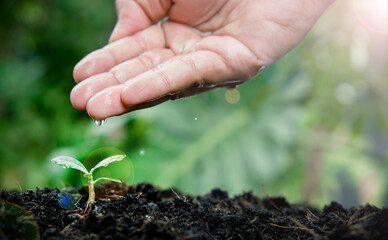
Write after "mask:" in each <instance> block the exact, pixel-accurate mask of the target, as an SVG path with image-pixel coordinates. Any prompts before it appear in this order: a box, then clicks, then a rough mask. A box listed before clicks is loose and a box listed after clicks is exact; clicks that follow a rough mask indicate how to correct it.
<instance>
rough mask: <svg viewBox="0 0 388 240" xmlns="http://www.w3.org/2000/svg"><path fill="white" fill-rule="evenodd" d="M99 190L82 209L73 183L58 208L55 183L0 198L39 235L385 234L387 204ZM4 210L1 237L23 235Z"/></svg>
mask: <svg viewBox="0 0 388 240" xmlns="http://www.w3.org/2000/svg"><path fill="white" fill-rule="evenodd" d="M104 189H109V192H107V193H104ZM97 190H98V194H97V195H98V196H99V197H100V198H102V199H99V200H97V201H96V202H95V203H94V204H93V206H91V207H90V208H89V209H88V210H87V211H85V208H86V201H87V191H86V190H85V189H82V188H81V189H78V191H79V193H80V194H81V195H82V198H81V200H80V202H79V204H78V207H77V208H75V209H73V210H66V209H63V208H62V207H61V206H60V205H59V203H58V193H59V190H58V189H50V188H44V189H37V190H36V191H35V192H34V191H25V192H23V193H19V192H16V191H15V192H7V191H5V190H2V191H1V192H0V202H3V206H4V202H11V203H14V204H17V205H18V206H21V207H22V208H24V209H25V210H27V211H28V212H29V213H30V214H31V215H32V216H33V217H34V219H35V221H36V223H37V225H38V226H39V232H40V237H41V239H115V240H117V239H118V240H119V239H387V238H388V209H387V208H383V209H380V208H376V207H373V206H370V205H366V206H362V207H355V208H350V209H344V208H343V207H342V206H341V205H340V204H338V203H335V202H332V203H331V204H330V205H329V206H326V207H324V209H323V210H322V211H319V210H316V209H313V208H310V207H308V206H305V205H291V204H289V203H288V202H287V201H286V200H285V199H284V198H281V197H280V198H258V197H256V196H254V195H253V194H252V193H245V194H243V195H240V196H236V197H233V198H229V197H228V194H227V193H226V192H224V191H221V190H219V189H215V190H213V191H212V192H210V193H209V194H207V195H204V196H195V197H193V196H187V195H183V194H181V193H179V192H176V191H174V190H172V189H171V190H166V191H161V190H159V189H157V188H155V187H153V186H152V185H149V184H138V185H135V186H132V187H131V188H129V187H127V186H125V185H113V184H106V185H100V186H99V188H98V189H97ZM97 190H96V192H97ZM120 195H124V196H120ZM7 204H8V203H7ZM14 204H12V205H14ZM14 206H16V205H14ZM5 211H6V210H4V207H3V209H0V214H1V215H3V218H1V215H0V229H1V230H2V232H1V231H0V239H1V238H3V239H7V238H8V239H17V238H23V234H25V235H26V234H28V233H26V231H27V230H25V232H24V233H23V231H24V230H23V228H22V227H20V226H21V225H22V223H20V221H19V220H14V219H20V218H10V217H7V218H6V217H4V216H5ZM13 214H15V213H13ZM4 218H6V220H4ZM1 219H3V220H1ZM12 221H16V223H15V222H12ZM16 226H17V227H16ZM30 226H32V225H31V224H30ZM15 229H17V230H15ZM25 235H24V238H25ZM27 239H29V238H27Z"/></svg>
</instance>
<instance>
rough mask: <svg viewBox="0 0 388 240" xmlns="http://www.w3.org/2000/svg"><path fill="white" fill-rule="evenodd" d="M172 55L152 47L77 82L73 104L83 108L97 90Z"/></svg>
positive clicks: (73, 93)
mask: <svg viewBox="0 0 388 240" xmlns="http://www.w3.org/2000/svg"><path fill="white" fill-rule="evenodd" d="M173 56H174V53H173V52H172V51H171V50H170V49H163V48H162V49H153V50H150V51H148V52H145V53H143V54H141V55H139V56H138V57H136V58H133V59H131V60H128V61H126V62H123V63H121V64H119V65H117V66H116V67H114V68H112V69H111V70H110V71H109V72H105V73H100V74H97V75H95V76H92V77H90V78H88V79H85V80H84V81H82V82H81V83H79V84H77V85H76V86H75V87H74V88H73V90H72V92H71V94H70V100H71V103H72V104H73V106H74V107H75V108H77V109H79V110H85V108H86V104H87V102H88V101H89V99H90V98H91V97H92V96H94V95H95V94H97V93H98V92H100V91H102V90H104V89H106V88H108V87H111V86H114V85H118V84H120V83H123V82H125V81H127V80H128V79H131V78H133V77H135V76H137V75H139V74H141V73H143V72H146V71H147V70H149V69H151V68H153V67H155V66H156V65H158V64H160V63H162V62H164V61H165V60H167V59H169V58H171V57H173Z"/></svg>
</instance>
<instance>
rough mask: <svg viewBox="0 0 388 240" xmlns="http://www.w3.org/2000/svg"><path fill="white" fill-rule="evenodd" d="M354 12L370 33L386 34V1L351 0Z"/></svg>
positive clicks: (387, 16) (387, 25)
mask: <svg viewBox="0 0 388 240" xmlns="http://www.w3.org/2000/svg"><path fill="white" fill-rule="evenodd" d="M353 7H354V12H355V14H356V16H357V18H358V20H359V21H360V23H361V24H362V25H364V26H365V27H366V28H368V29H369V30H370V31H373V32H376V33H381V34H387V32H388V0H353Z"/></svg>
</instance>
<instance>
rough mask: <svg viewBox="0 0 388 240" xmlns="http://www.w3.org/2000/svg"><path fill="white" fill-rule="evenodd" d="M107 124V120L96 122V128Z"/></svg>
mask: <svg viewBox="0 0 388 240" xmlns="http://www.w3.org/2000/svg"><path fill="white" fill-rule="evenodd" d="M104 123H105V120H94V124H96V126H102V125H104Z"/></svg>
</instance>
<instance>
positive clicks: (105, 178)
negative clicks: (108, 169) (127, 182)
mask: <svg viewBox="0 0 388 240" xmlns="http://www.w3.org/2000/svg"><path fill="white" fill-rule="evenodd" d="M100 180H108V181H112V182H117V183H121V181H120V180H118V179H114V178H107V177H100V178H97V179H96V180H94V181H93V183H96V182H98V181H100Z"/></svg>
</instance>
